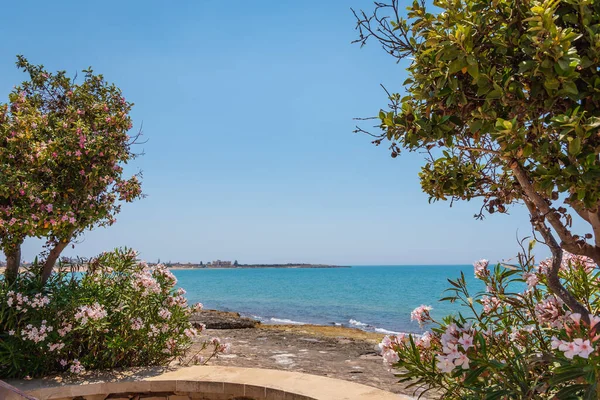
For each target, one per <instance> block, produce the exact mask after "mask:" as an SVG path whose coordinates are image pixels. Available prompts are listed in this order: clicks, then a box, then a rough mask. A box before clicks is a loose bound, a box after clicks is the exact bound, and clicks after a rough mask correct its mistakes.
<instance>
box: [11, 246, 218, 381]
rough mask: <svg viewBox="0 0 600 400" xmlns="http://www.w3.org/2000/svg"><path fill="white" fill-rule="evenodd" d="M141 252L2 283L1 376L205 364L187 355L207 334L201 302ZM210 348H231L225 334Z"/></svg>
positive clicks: (110, 255)
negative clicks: (194, 320)
mask: <svg viewBox="0 0 600 400" xmlns="http://www.w3.org/2000/svg"><path fill="white" fill-rule="evenodd" d="M136 258H137V256H136V253H135V252H134V251H132V250H115V251H113V252H110V253H103V254H101V255H100V256H98V257H97V258H95V259H92V260H90V261H89V262H88V263H86V264H85V266H86V270H85V271H84V272H83V273H73V272H72V271H71V272H69V271H67V270H65V269H64V268H63V269H62V270H61V271H60V272H58V273H56V274H53V275H52V276H51V277H50V279H49V280H48V281H47V282H46V283H45V284H42V282H41V278H40V275H39V271H37V272H38V273H36V271H33V270H32V271H30V272H28V273H23V274H20V275H19V277H18V279H17V280H16V281H15V282H14V283H12V284H9V283H8V282H6V281H2V282H0V376H2V377H24V376H28V375H29V376H41V375H45V374H50V373H55V372H63V371H70V372H72V373H81V372H83V371H84V370H86V369H108V368H118V367H133V366H147V365H161V364H167V363H169V362H171V361H172V360H174V359H176V358H179V359H180V360H181V361H182V362H201V361H202V360H201V359H200V358H199V357H198V356H195V357H193V359H192V360H186V359H184V356H185V355H186V352H187V350H188V349H189V348H190V346H191V344H192V342H193V340H194V338H196V337H197V336H198V335H199V332H198V331H197V330H196V329H195V328H194V327H193V326H192V325H191V323H190V321H189V315H190V314H191V313H192V312H193V311H194V310H196V309H198V308H200V307H201V305H196V306H194V307H189V306H188V304H187V301H186V299H185V297H184V294H185V291H184V290H183V289H176V288H175V284H176V282H177V280H176V278H175V276H174V275H173V274H172V273H171V272H170V271H169V270H168V269H167V268H166V267H164V266H163V265H160V264H159V265H157V266H154V267H153V268H150V267H149V266H148V265H147V264H146V263H144V262H139V261H138V260H137V259H136ZM36 268H41V266H39V265H35V264H34V267H33V269H36ZM200 330H202V329H200ZM209 346H210V347H211V348H212V355H211V357H212V356H213V355H216V354H217V353H219V352H225V351H227V350H228V345H223V344H221V343H220V342H219V341H218V339H214V340H212V341H205V342H203V345H202V346H201V348H202V349H205V348H206V347H209Z"/></svg>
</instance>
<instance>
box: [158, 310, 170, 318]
mask: <svg viewBox="0 0 600 400" xmlns="http://www.w3.org/2000/svg"><path fill="white" fill-rule="evenodd" d="M158 316H159V317H161V318H162V319H169V318H171V311H169V310H167V309H166V308H161V309H160V310H158Z"/></svg>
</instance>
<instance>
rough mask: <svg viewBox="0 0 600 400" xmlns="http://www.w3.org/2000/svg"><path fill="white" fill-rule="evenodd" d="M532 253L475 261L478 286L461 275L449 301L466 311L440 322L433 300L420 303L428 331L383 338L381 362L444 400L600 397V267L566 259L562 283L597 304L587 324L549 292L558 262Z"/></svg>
mask: <svg viewBox="0 0 600 400" xmlns="http://www.w3.org/2000/svg"><path fill="white" fill-rule="evenodd" d="M532 243H533V242H532ZM531 247H532V245H530V249H531ZM526 254H527V255H521V256H519V263H518V264H517V265H507V264H499V265H496V266H495V267H493V268H490V266H489V265H488V262H487V261H486V260H482V261H479V262H477V263H476V264H475V276H476V277H477V278H479V279H481V280H482V281H483V282H484V283H485V285H486V289H485V290H484V291H483V292H481V293H471V292H470V291H469V288H468V287H467V284H466V281H465V278H464V275H462V276H461V277H460V278H459V279H457V280H455V281H452V280H451V281H450V284H451V285H452V286H451V287H450V288H449V289H448V292H449V295H448V296H447V297H445V298H444V299H442V300H445V301H451V302H457V303H458V304H460V305H462V306H464V307H465V308H466V310H467V311H466V312H464V313H458V314H456V315H452V316H449V317H447V318H445V319H443V320H442V321H436V320H434V319H433V318H432V316H431V314H430V310H431V307H430V306H425V305H423V306H420V307H418V308H416V309H415V310H414V311H413V312H412V314H411V318H412V319H413V320H415V321H418V322H419V323H420V324H421V325H425V324H432V328H431V330H430V331H427V332H426V333H425V334H423V335H421V336H418V335H414V336H413V335H398V336H395V337H389V336H388V337H386V338H385V339H384V340H383V341H382V343H381V344H380V348H381V350H382V353H383V358H384V362H386V363H388V364H390V365H391V366H393V367H395V368H397V369H398V370H397V376H399V377H400V378H401V381H404V382H410V385H411V386H415V387H416V388H421V389H435V390H437V391H438V392H441V394H442V397H443V398H447V399H507V398H511V399H513V398H518V399H580V398H584V399H596V398H597V396H598V387H597V385H598V380H599V377H600V355H599V353H598V348H599V345H598V340H599V339H600V334H599V332H598V330H599V328H600V324H599V322H600V316H599V315H600V297H599V296H598V294H599V293H600V269H598V266H597V265H596V263H595V262H594V261H593V260H591V259H590V258H587V257H584V256H576V255H572V254H569V253H565V255H564V256H563V258H562V260H561V264H560V271H559V278H560V280H561V282H562V284H563V285H564V287H565V288H566V290H569V291H570V292H571V293H572V294H573V295H574V296H575V297H576V298H577V299H578V300H579V301H580V302H581V303H582V304H585V305H586V307H587V308H588V309H589V310H590V314H589V315H588V318H589V321H590V322H589V323H588V322H586V321H585V318H582V315H581V314H579V313H574V312H572V311H570V310H569V308H568V307H567V306H566V305H565V304H564V303H563V301H562V300H560V298H559V297H558V296H556V295H555V294H553V293H552V292H551V291H550V290H548V278H549V275H548V272H549V270H550V269H551V268H552V265H553V262H552V260H544V261H542V262H540V263H539V264H536V263H535V260H534V258H533V257H532V256H530V255H529V254H530V251H528V252H526Z"/></svg>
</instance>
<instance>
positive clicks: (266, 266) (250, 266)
mask: <svg viewBox="0 0 600 400" xmlns="http://www.w3.org/2000/svg"><path fill="white" fill-rule="evenodd" d="M168 268H169V269H172V270H192V269H194V270H195V269H275V268H296V269H300V268H304V269H306V268H351V267H350V266H348V265H327V264H240V265H237V266H235V265H232V266H227V267H212V266H211V267H207V266H200V265H198V264H192V265H189V266H188V265H186V264H183V265H182V264H175V265H170V266H168Z"/></svg>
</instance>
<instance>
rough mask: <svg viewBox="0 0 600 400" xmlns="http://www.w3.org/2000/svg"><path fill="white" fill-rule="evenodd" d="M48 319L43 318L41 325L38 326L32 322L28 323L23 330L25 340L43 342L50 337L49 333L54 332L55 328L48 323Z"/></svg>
mask: <svg viewBox="0 0 600 400" xmlns="http://www.w3.org/2000/svg"><path fill="white" fill-rule="evenodd" d="M46 323H47V321H46V320H43V321H42V323H41V325H40V327H39V328H37V327H35V326H33V325H31V324H28V325H27V326H26V327H25V328H23V330H22V331H21V336H22V337H23V340H31V341H33V342H34V343H39V342H43V341H44V340H46V338H47V337H48V333H50V332H52V331H53V330H54V328H53V327H52V326H50V325H46Z"/></svg>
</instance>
